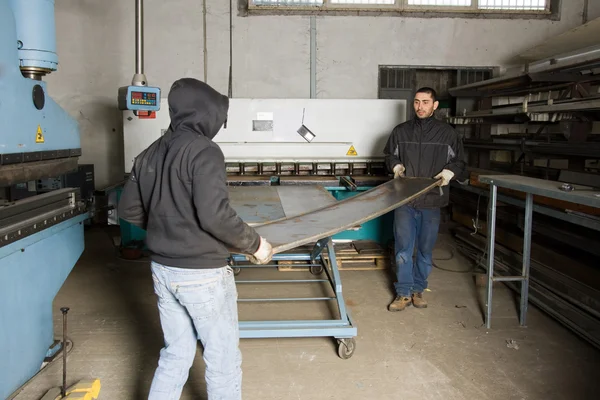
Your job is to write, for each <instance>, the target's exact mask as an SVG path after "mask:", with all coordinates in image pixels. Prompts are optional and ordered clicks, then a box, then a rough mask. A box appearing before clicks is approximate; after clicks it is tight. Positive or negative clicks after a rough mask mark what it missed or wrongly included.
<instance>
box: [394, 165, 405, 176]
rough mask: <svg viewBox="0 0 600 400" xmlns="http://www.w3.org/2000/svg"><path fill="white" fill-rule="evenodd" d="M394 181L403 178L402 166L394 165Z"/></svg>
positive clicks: (403, 169)
mask: <svg viewBox="0 0 600 400" xmlns="http://www.w3.org/2000/svg"><path fill="white" fill-rule="evenodd" d="M393 171H394V179H396V178H398V177H404V171H406V168H404V165H402V164H396V165H395V166H394V169H393Z"/></svg>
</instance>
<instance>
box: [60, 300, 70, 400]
mask: <svg viewBox="0 0 600 400" xmlns="http://www.w3.org/2000/svg"><path fill="white" fill-rule="evenodd" d="M60 311H61V312H62V315H63V343H62V347H63V348H62V352H63V384H62V388H61V392H62V393H61V394H62V396H63V397H65V396H66V395H67V313H68V312H69V307H62V308H61V309H60Z"/></svg>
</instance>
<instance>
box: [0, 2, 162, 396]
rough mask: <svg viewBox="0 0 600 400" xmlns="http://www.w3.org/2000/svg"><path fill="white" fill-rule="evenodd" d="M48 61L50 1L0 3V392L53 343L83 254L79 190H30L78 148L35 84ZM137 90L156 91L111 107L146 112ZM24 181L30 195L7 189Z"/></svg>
mask: <svg viewBox="0 0 600 400" xmlns="http://www.w3.org/2000/svg"><path fill="white" fill-rule="evenodd" d="M57 67H58V56H57V54H56V32H55V13H54V0H0V137H1V139H0V183H1V186H2V191H1V192H0V399H5V398H7V397H9V396H10V395H11V394H12V393H14V392H15V390H18V389H19V387H20V386H22V385H23V384H24V383H25V382H27V381H28V380H29V379H30V378H31V377H33V376H34V375H35V374H36V373H37V372H38V371H39V370H40V368H41V367H42V364H43V363H44V360H45V359H46V357H52V356H53V355H55V354H56V353H57V352H59V351H60V350H61V347H62V346H61V343H60V342H59V341H56V340H55V335H54V323H53V313H52V302H53V300H54V298H55V296H56V294H57V293H58V291H59V289H60V288H61V286H62V285H63V283H64V282H65V280H66V278H67V276H68V275H69V273H70V272H71V270H72V268H73V267H74V266H75V263H76V262H77V260H78V259H79V257H80V256H81V254H82V252H83V249H84V221H85V220H86V219H88V218H89V215H90V213H89V210H88V207H87V205H86V202H85V201H84V200H82V199H81V196H80V189H79V188H62V189H56V190H52V191H49V192H45V193H43V194H37V193H36V190H35V185H36V182H37V181H38V180H40V179H46V178H54V177H58V176H61V175H63V174H66V173H68V172H71V171H75V170H77V168H78V159H79V156H80V155H81V142H80V131H79V127H78V124H77V121H75V120H74V119H73V118H72V117H70V116H69V114H68V113H67V112H66V111H65V110H63V109H62V108H61V107H60V106H59V105H58V104H57V103H56V102H55V101H54V100H53V99H52V97H51V96H50V94H49V92H48V87H47V84H46V83H45V82H44V81H43V78H44V77H45V76H46V75H47V74H49V73H51V72H53V71H56V70H57ZM144 84H145V83H144ZM145 93H153V95H152V96H151V97H152V98H154V99H155V100H156V99H157V96H158V100H160V92H158V93H157V92H156V88H144V87H140V88H137V89H136V86H135V85H132V86H126V87H124V88H120V89H119V107H120V108H126V109H128V108H130V109H133V106H135V109H136V110H144V109H154V108H152V107H149V106H144V105H142V106H139V105H135V103H136V100H135V99H136V98H137V97H140V98H145V97H146V96H147V95H146V94H145ZM121 103H123V104H121ZM23 186H24V187H25V188H27V187H29V191H28V192H29V193H33V194H34V195H28V196H15V193H17V192H18V189H19V188H22V187H23ZM25 191H26V192H27V189H25Z"/></svg>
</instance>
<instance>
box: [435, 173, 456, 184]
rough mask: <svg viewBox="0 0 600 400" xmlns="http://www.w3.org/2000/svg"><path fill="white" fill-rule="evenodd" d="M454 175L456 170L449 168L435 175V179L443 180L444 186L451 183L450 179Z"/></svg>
mask: <svg viewBox="0 0 600 400" xmlns="http://www.w3.org/2000/svg"><path fill="white" fill-rule="evenodd" d="M453 177H454V172H452V171H450V170H449V169H443V170H442V172H440V173H439V174H437V175H436V176H434V178H435V179H441V180H442V186H446V185H447V184H449V183H450V180H451V179H452V178H453Z"/></svg>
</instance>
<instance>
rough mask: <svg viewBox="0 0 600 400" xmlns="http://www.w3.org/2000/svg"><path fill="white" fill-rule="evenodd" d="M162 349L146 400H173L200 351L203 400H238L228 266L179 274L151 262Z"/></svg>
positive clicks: (238, 359)
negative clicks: (203, 367)
mask: <svg viewBox="0 0 600 400" xmlns="http://www.w3.org/2000/svg"><path fill="white" fill-rule="evenodd" d="M152 278H153V280H154V291H155V293H156V295H157V296H158V310H159V313H160V323H161V325H162V330H163V335H164V342H165V347H164V348H163V349H162V350H161V351H160V359H159V360H158V368H157V369H156V372H155V373H154V379H153V381H152V386H151V388H150V395H149V397H148V399H149V400H177V399H179V398H180V396H181V392H182V390H183V386H184V385H185V383H186V381H187V379H188V376H189V369H190V367H191V366H192V363H193V361H194V357H195V355H196V346H197V344H198V342H197V341H198V340H200V341H201V342H202V345H203V347H204V354H203V357H204V362H205V364H206V374H205V377H206V387H207V392H208V399H209V400H241V398H242V369H241V366H242V355H241V352H240V350H239V326H238V313H237V290H236V287H235V281H234V275H233V270H232V269H231V268H230V267H222V268H214V269H182V268H172V267H168V266H165V265H161V264H157V263H154V262H153V263H152Z"/></svg>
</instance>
